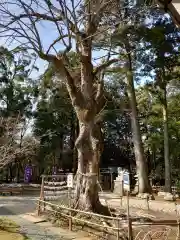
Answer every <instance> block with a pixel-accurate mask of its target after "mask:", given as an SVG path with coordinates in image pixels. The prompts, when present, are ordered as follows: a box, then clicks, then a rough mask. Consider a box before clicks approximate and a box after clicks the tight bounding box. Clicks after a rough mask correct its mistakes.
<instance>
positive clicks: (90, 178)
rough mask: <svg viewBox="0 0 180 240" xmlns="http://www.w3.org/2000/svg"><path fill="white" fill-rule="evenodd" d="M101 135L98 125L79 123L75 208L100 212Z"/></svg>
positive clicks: (91, 122)
mask: <svg viewBox="0 0 180 240" xmlns="http://www.w3.org/2000/svg"><path fill="white" fill-rule="evenodd" d="M101 144H102V134H101V128H100V126H99V125H98V124H95V123H93V121H90V122H88V123H83V122H80V123H79V136H78V138H77V141H76V148H77V151H78V169H77V183H76V189H75V196H76V199H75V205H76V206H75V207H78V208H81V209H85V210H88V211H95V212H100V211H101V210H102V208H101V204H100V201H99V196H98V191H99V182H98V173H99V162H100V155H101V151H102V146H101Z"/></svg>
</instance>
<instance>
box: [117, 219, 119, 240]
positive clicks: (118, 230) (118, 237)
mask: <svg viewBox="0 0 180 240" xmlns="http://www.w3.org/2000/svg"><path fill="white" fill-rule="evenodd" d="M117 240H119V218H118V219H117Z"/></svg>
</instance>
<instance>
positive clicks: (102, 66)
mask: <svg viewBox="0 0 180 240" xmlns="http://www.w3.org/2000/svg"><path fill="white" fill-rule="evenodd" d="M118 61H119V59H116V58H115V59H111V60H109V61H107V62H105V63H103V64H101V65H100V66H98V67H96V68H95V70H94V75H97V74H98V73H100V72H101V71H102V70H104V69H106V68H107V67H109V66H110V65H111V64H113V63H117V62H118Z"/></svg>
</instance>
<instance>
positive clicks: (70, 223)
mask: <svg viewBox="0 0 180 240" xmlns="http://www.w3.org/2000/svg"><path fill="white" fill-rule="evenodd" d="M68 199H69V208H70V210H69V231H72V212H71V188H70V187H69V188H68Z"/></svg>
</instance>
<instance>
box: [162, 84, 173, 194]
mask: <svg viewBox="0 0 180 240" xmlns="http://www.w3.org/2000/svg"><path fill="white" fill-rule="evenodd" d="M163 100H164V102H163V105H162V108H163V109H162V110H163V123H164V163H165V192H169V193H171V166H170V157H169V134H168V110H167V98H166V88H165V89H164V98H163Z"/></svg>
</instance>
